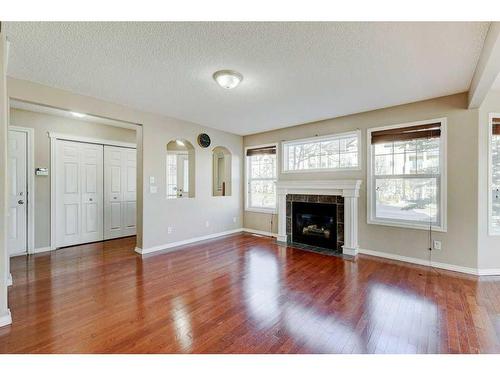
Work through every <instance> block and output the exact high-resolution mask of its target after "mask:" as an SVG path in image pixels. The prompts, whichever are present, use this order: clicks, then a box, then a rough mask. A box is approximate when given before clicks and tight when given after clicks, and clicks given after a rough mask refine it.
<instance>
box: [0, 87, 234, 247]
mask: <svg viewBox="0 0 500 375" xmlns="http://www.w3.org/2000/svg"><path fill="white" fill-rule="evenodd" d="M8 94H9V96H10V97H11V98H13V99H19V100H25V101H29V102H33V103H39V104H45V105H51V106H54V107H58V108H63V109H70V110H72V111H75V112H82V113H89V114H93V115H96V116H101V117H108V118H113V119H116V120H122V121H128V122H132V123H137V124H141V125H142V127H141V129H140V130H139V133H140V134H139V138H140V140H139V142H138V169H139V171H138V184H137V186H138V212H142V221H140V220H138V228H137V230H138V246H140V247H142V248H146V249H147V248H150V247H154V246H159V247H161V246H162V245H165V244H168V243H171V242H176V241H181V240H187V239H191V238H193V237H198V236H203V235H208V234H212V233H217V232H222V231H228V230H231V229H237V228H240V227H241V226H242V216H241V213H242V199H241V194H240V192H241V189H242V187H241V179H242V171H241V165H242V153H243V148H242V137H240V136H236V135H233V134H229V133H226V132H223V131H218V130H214V129H211V128H207V127H204V126H202V125H198V124H194V123H190V122H187V121H181V120H178V119H174V118H170V117H166V116H160V115H156V114H151V113H147V112H142V111H137V110H133V109H131V108H128V107H125V106H121V105H118V104H113V103H109V102H105V101H102V100H99V99H95V98H91V97H87V96H83V95H77V94H74V93H70V92H67V91H64V90H60V89H54V88H51V87H47V86H43V85H40V84H36V83H33V82H28V81H22V80H17V79H13V78H9V79H8ZM201 132H205V133H207V134H209V135H210V137H211V138H212V146H213V147H215V146H224V147H226V148H228V149H229V150H230V151H231V153H232V155H233V158H232V166H233V176H232V178H233V195H232V196H231V197H212V191H211V186H212V183H211V165H212V152H211V148H209V149H202V148H200V147H199V146H197V142H196V138H197V135H198V134H199V133H201ZM179 138H183V139H186V140H188V141H189V142H191V144H193V145H195V152H196V197H195V198H189V199H169V200H167V199H166V189H165V177H166V167H165V162H166V158H165V152H166V144H167V143H168V142H169V141H170V140H172V139H179ZM151 176H153V177H155V179H156V185H157V187H158V193H156V194H154V193H151V192H150V189H149V178H150V177H151ZM139 216H141V215H139ZM233 218H235V219H236V220H235V221H236V222H233ZM138 219H140V218H138ZM206 221H208V222H209V226H208V227H206V225H205V223H206ZM168 226H172V227H173V231H172V233H171V234H168V233H167V227H168ZM141 237H142V238H141Z"/></svg>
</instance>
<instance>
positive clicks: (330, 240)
mask: <svg viewBox="0 0 500 375" xmlns="http://www.w3.org/2000/svg"><path fill="white" fill-rule="evenodd" d="M292 221H293V227H292V241H293V242H298V243H302V244H307V245H312V246H318V247H324V248H328V249H334V250H335V249H336V248H337V205H336V204H326V203H307V202H293V203H292Z"/></svg>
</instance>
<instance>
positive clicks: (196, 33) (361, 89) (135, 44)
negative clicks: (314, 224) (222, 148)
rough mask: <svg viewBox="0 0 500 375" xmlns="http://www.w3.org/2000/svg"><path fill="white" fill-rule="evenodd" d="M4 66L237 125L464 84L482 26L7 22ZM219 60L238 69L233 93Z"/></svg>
mask: <svg viewBox="0 0 500 375" xmlns="http://www.w3.org/2000/svg"><path fill="white" fill-rule="evenodd" d="M4 25H5V31H6V34H7V37H8V39H9V40H10V41H11V48H10V50H11V55H10V56H11V57H10V62H9V71H8V74H9V75H10V76H12V77H16V78H21V79H26V80H30V81H35V82H39V83H42V84H46V85H48V86H53V87H58V88H62V89H66V90H70V91H73V92H76V93H80V94H84V95H89V96H93V97H96V98H101V99H105V100H108V101H111V102H115V103H120V104H124V105H128V106H130V107H133V108H136V109H140V110H144V111H149V112H154V113H159V114H164V115H167V116H172V117H177V118H180V119H184V120H189V121H193V122H196V123H199V124H202V125H205V126H210V127H214V128H217V129H222V130H226V131H229V132H232V133H236V134H251V133H257V132H261V131H265V130H271V129H276V128H281V127H286V126H292V125H297V124H301V123H305V122H310V121H316V120H321V119H325V118H331V117H337V116H342V115H346V114H351V113H357V112H362V111H367V110H371V109H376V108H382V107H388V106H392V105H397V104H403V103H409V102H414V101H418V100H423V99H428V98H432V97H438V96H443V95H449V94H454V93H458V92H463V91H467V90H468V88H469V85H470V81H471V79H472V75H473V73H474V69H475V66H476V62H477V60H478V57H479V54H480V52H481V48H482V46H483V41H484V38H485V35H486V32H487V29H488V23H445V22H439V23H366V22H362V23H341V22H340V23H339V22H331V23H240V22H235V23H211V22H209V23H206V22H202V23H47V22H43V23H38V22H28V23H18V22H7V23H5V24H4ZM219 69H234V70H237V71H239V72H241V73H242V74H243V75H244V80H243V82H242V84H241V85H240V86H239V87H237V88H236V89H234V90H224V89H222V88H220V87H219V86H217V85H216V84H215V83H214V81H213V80H212V73H213V72H214V71H216V70H219Z"/></svg>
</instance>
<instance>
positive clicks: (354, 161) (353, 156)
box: [340, 152, 358, 168]
mask: <svg viewBox="0 0 500 375" xmlns="http://www.w3.org/2000/svg"><path fill="white" fill-rule="evenodd" d="M357 165H358V154H357V153H355V152H349V153H345V154H340V168H353V167H356V166H357Z"/></svg>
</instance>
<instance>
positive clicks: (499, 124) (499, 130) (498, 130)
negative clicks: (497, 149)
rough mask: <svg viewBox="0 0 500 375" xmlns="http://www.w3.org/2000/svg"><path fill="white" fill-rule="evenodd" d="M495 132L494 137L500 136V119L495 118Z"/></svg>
mask: <svg viewBox="0 0 500 375" xmlns="http://www.w3.org/2000/svg"><path fill="white" fill-rule="evenodd" d="M492 128H493V129H492V130H493V131H492V133H493V134H494V135H500V118H494V119H493V127H492Z"/></svg>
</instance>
